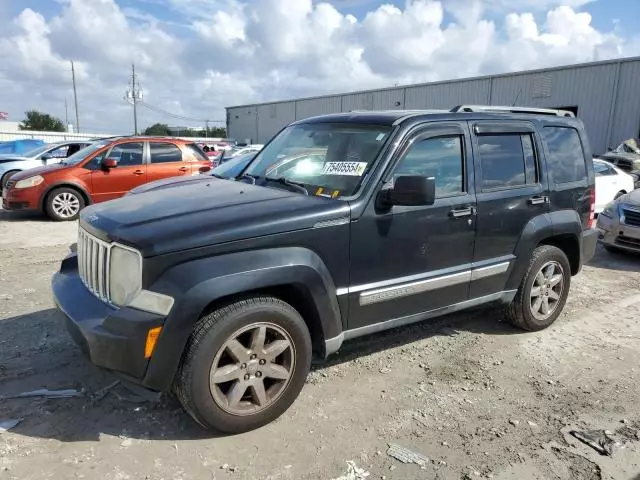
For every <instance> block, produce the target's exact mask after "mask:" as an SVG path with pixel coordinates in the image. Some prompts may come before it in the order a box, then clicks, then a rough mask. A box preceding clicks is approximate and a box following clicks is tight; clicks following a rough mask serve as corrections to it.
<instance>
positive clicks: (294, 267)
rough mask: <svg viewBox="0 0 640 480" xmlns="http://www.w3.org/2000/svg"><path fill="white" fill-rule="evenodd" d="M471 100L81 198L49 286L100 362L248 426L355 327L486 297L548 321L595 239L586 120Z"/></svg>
mask: <svg viewBox="0 0 640 480" xmlns="http://www.w3.org/2000/svg"><path fill="white" fill-rule="evenodd" d="M478 110H483V109H479V108H477V107H473V108H472V107H465V108H456V109H454V110H453V111H451V112H425V111H422V112H420V111H416V112H412V111H386V112H351V113H343V114H335V115H325V116H320V117H315V118H309V119H306V120H302V121H299V122H296V123H293V124H291V125H289V126H288V127H286V128H284V129H283V130H282V131H281V132H280V133H279V134H278V135H276V136H275V137H274V138H273V140H272V141H271V142H270V143H269V144H268V145H267V146H266V147H265V148H264V149H263V150H262V151H261V152H260V153H259V154H258V155H257V156H256V157H255V159H254V160H253V161H252V162H251V163H250V164H249V165H248V166H247V167H246V168H245V169H244V170H243V172H242V173H241V175H240V176H238V177H236V178H235V179H232V180H224V179H217V178H213V177H204V176H203V177H199V179H198V180H197V181H189V182H180V181H176V182H175V183H166V182H165V183H164V184H163V185H162V186H160V187H158V188H155V189H150V190H149V191H147V192H144V193H140V194H137V195H131V196H127V197H124V198H122V199H119V200H115V201H111V202H107V203H103V204H99V205H94V206H90V207H88V208H87V209H85V210H83V212H82V214H81V217H80V223H79V235H78V243H77V249H75V250H76V251H74V252H72V253H70V255H69V256H68V257H67V258H65V259H64V261H63V262H62V265H61V268H60V271H59V272H58V273H56V274H55V276H54V278H53V282H52V286H53V293H54V296H55V299H56V303H57V305H58V307H59V309H60V310H61V311H62V312H63V313H64V315H65V317H66V324H67V328H68V330H69V332H70V334H71V335H72V337H73V338H74V339H75V341H76V342H77V343H78V344H79V345H80V346H81V348H82V349H83V350H85V352H86V353H87V354H88V356H89V357H90V358H91V360H92V361H93V363H95V364H96V365H99V366H100V367H104V368H106V369H109V370H112V371H115V372H118V373H119V374H121V375H124V376H125V377H127V378H128V379H130V380H133V381H135V382H137V383H139V384H141V385H143V386H145V387H147V388H149V389H152V390H156V391H162V390H171V389H172V390H173V391H174V392H175V393H176V394H177V396H178V398H179V399H180V401H181V403H182V405H183V406H184V408H185V409H186V410H187V411H188V412H189V413H190V414H191V416H192V417H193V418H194V419H195V420H196V421H197V422H198V423H200V424H201V425H203V426H205V427H210V428H215V429H218V430H221V431H225V432H241V431H246V430H250V429H253V428H256V427H259V426H261V425H264V424H266V423H268V422H270V421H272V420H274V419H275V418H276V417H278V416H279V415H281V414H282V413H283V412H284V411H285V410H287V408H288V407H289V406H290V405H291V404H292V403H293V401H294V400H295V398H296V397H297V395H298V393H299V392H300V390H301V389H302V386H303V384H304V382H305V378H306V376H307V373H308V371H309V368H310V364H311V359H312V355H313V354H315V355H317V356H319V357H326V356H327V355H329V354H332V353H334V352H336V351H337V350H338V349H339V348H340V346H341V345H342V343H343V342H344V341H346V340H349V339H352V338H354V337H359V336H362V335H368V334H372V333H376V332H380V331H382V330H386V329H389V328H392V327H398V326H401V325H406V324H409V323H413V322H418V321H422V320H425V319H429V318H432V317H435V316H438V315H442V314H446V313H450V312H454V311H458V310H461V309H464V308H469V307H474V306H477V305H480V304H485V303H488V302H496V303H498V304H502V305H503V306H504V309H505V312H506V316H507V317H508V318H509V319H510V320H511V321H512V322H513V323H514V324H515V325H517V326H518V327H521V328H523V329H526V330H540V329H543V328H545V327H547V326H549V325H551V324H552V323H553V322H554V321H555V320H556V319H557V318H558V316H559V315H560V313H561V311H562V309H563V307H564V305H565V302H566V300H567V296H568V294H569V286H570V283H571V277H572V275H576V274H577V273H578V272H579V270H580V268H581V266H582V264H583V263H584V262H586V261H588V260H589V259H590V258H591V257H592V256H593V254H594V251H595V246H596V241H597V235H596V233H595V229H592V223H593V216H594V212H593V208H594V196H595V190H594V173H593V165H592V162H591V158H592V156H591V152H590V149H589V144H588V142H587V138H586V136H585V132H584V129H583V126H582V124H581V122H580V121H579V120H577V119H575V118H571V117H569V116H566V115H563V114H562V112H557V111H538V110H535V111H525V110H524V109H522V111H521V109H515V108H511V107H508V108H505V109H503V110H504V111H500V110H501V109H499V108H498V109H495V108H494V109H492V110H491V111H478Z"/></svg>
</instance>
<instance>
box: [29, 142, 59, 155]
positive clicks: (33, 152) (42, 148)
mask: <svg viewBox="0 0 640 480" xmlns="http://www.w3.org/2000/svg"><path fill="white" fill-rule="evenodd" d="M54 146H55V145H51V144H50V143H45V144H44V145H40V146H39V147H36V148H32V149H31V150H27V151H26V152H25V153H23V154H22V155H23V156H25V157H37V156H38V155H41V154H43V153H44V152H46V151H47V150H51V149H52V148H53V147H54Z"/></svg>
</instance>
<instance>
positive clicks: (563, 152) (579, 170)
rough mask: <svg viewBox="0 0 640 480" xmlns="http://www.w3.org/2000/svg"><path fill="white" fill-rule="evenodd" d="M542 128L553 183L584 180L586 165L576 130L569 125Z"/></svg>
mask: <svg viewBox="0 0 640 480" xmlns="http://www.w3.org/2000/svg"><path fill="white" fill-rule="evenodd" d="M543 130H544V139H545V141H546V142H547V148H548V150H549V167H550V169H551V171H552V172H553V179H554V181H555V183H556V184H558V183H571V182H579V181H582V180H585V179H586V178H587V165H586V163H585V158H584V151H583V150H582V142H581V141H580V136H579V135H578V132H577V130H575V129H574V128H569V127H545V128H544V129H543Z"/></svg>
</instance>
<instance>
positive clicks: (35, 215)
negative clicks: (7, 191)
mask: <svg viewBox="0 0 640 480" xmlns="http://www.w3.org/2000/svg"><path fill="white" fill-rule="evenodd" d="M34 220H35V221H39V222H43V221H44V222H51V219H50V218H49V217H47V216H46V215H45V214H44V213H42V212H33V211H28V212H21V211H10V210H4V209H2V208H0V222H25V221H34Z"/></svg>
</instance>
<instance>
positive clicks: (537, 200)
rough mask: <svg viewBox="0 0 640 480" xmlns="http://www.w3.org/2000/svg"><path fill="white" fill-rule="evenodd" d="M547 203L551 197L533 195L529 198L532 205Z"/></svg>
mask: <svg viewBox="0 0 640 480" xmlns="http://www.w3.org/2000/svg"><path fill="white" fill-rule="evenodd" d="M545 203H549V197H539V196H536V197H531V198H530V199H529V204H531V205H543V204H545Z"/></svg>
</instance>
